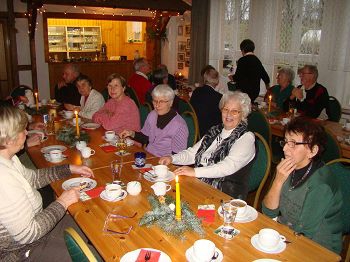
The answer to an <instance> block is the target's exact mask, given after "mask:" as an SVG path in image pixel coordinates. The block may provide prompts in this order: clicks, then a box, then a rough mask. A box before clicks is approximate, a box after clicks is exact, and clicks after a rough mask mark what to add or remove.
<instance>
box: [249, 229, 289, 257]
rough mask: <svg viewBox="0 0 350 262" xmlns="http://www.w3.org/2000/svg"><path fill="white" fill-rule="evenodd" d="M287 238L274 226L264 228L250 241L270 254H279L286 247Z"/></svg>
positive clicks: (260, 249) (258, 248)
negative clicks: (273, 227)
mask: <svg viewBox="0 0 350 262" xmlns="http://www.w3.org/2000/svg"><path fill="white" fill-rule="evenodd" d="M285 240H286V238H285V237H284V236H282V235H280V234H279V233H278V232H277V231H276V230H274V229H272V228H263V229H261V230H260V231H259V234H256V235H254V236H253V237H252V238H251V240H250V242H251V244H252V245H253V247H255V248H256V249H257V250H259V251H262V252H264V253H268V254H278V253H281V252H282V251H284V250H285V249H286V243H285Z"/></svg>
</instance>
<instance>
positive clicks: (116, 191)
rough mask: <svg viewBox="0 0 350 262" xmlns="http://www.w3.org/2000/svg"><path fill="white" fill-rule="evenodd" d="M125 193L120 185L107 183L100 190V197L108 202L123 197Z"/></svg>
mask: <svg viewBox="0 0 350 262" xmlns="http://www.w3.org/2000/svg"><path fill="white" fill-rule="evenodd" d="M126 195H127V193H126V191H125V190H123V189H122V187H121V185H118V184H109V185H107V186H106V187H105V190H103V191H102V192H101V194H100V197H101V198H102V199H103V200H106V201H109V202H116V201H119V200H122V199H124V198H125V197H126Z"/></svg>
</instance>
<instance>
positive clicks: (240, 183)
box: [159, 91, 255, 199]
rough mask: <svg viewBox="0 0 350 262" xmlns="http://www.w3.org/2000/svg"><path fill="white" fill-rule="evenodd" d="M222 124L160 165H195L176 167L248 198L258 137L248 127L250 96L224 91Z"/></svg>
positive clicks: (227, 192) (161, 161)
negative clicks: (250, 170) (251, 167)
mask: <svg viewBox="0 0 350 262" xmlns="http://www.w3.org/2000/svg"><path fill="white" fill-rule="evenodd" d="M219 108H220V110H221V117H222V122H223V124H219V125H216V126H213V127H212V128H210V129H209V130H208V132H207V133H206V134H205V135H204V137H203V138H202V139H201V140H200V141H199V142H198V143H196V144H195V145H194V146H193V147H190V148H188V149H186V150H184V151H182V152H180V153H178V154H176V155H173V156H167V157H161V158H160V160H159V163H160V164H164V165H168V164H170V163H173V164H175V165H193V164H194V168H192V167H189V166H183V167H180V168H178V169H176V170H175V174H177V175H186V176H194V177H198V178H200V179H201V180H202V181H204V182H206V183H208V184H210V185H211V186H212V187H215V188H217V189H219V190H221V191H223V192H225V193H226V194H228V195H230V196H232V197H235V198H241V199H245V198H246V197H247V194H248V179H249V175H248V174H249V168H250V164H249V163H250V162H251V161H252V160H253V159H254V156H255V136H254V134H253V133H252V132H249V131H248V130H247V116H248V114H249V113H250V110H251V102H250V98H249V96H248V95H247V94H245V93H241V92H230V91H228V92H227V93H225V94H224V95H223V96H222V98H221V100H220V103H219Z"/></svg>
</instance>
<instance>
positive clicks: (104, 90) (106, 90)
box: [101, 87, 109, 102]
mask: <svg viewBox="0 0 350 262" xmlns="http://www.w3.org/2000/svg"><path fill="white" fill-rule="evenodd" d="M101 95H102V96H103V98H104V100H105V102H107V101H108V99H109V93H108V88H107V87H106V88H105V89H103V90H102V92H101Z"/></svg>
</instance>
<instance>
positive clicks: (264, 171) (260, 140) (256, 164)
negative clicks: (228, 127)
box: [248, 132, 271, 209]
mask: <svg viewBox="0 0 350 262" xmlns="http://www.w3.org/2000/svg"><path fill="white" fill-rule="evenodd" d="M254 134H255V147H256V155H255V158H254V160H253V163H252V167H251V169H250V176H249V184H248V191H249V192H253V191H255V190H256V194H255V199H254V208H255V209H257V207H258V202H259V198H260V194H261V191H262V189H263V187H264V185H265V182H266V179H267V177H268V176H269V174H270V168H271V151H270V148H269V145H268V144H267V142H266V140H265V139H264V137H263V136H262V135H260V134H259V133H257V132H255V133H254Z"/></svg>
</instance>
